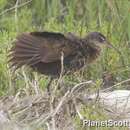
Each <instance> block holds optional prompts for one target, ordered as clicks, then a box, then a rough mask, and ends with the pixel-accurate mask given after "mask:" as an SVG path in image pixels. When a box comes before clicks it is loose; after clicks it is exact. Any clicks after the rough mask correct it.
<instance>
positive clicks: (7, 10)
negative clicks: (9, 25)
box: [0, 0, 32, 16]
mask: <svg viewBox="0 0 130 130" xmlns="http://www.w3.org/2000/svg"><path fill="white" fill-rule="evenodd" d="M30 2H32V0H29V1H27V2H25V3H22V4H20V5H19V6H17V8H21V7H23V6H25V5H27V4H29V3H30ZM15 8H16V6H14V7H11V8H9V9H6V10H4V11H3V12H1V13H0V16H1V15H4V14H5V13H7V12H9V11H12V10H15Z"/></svg>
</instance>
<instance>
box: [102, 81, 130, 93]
mask: <svg viewBox="0 0 130 130" xmlns="http://www.w3.org/2000/svg"><path fill="white" fill-rule="evenodd" d="M129 81H130V79H127V80H124V81H121V82H119V83H117V84H115V85H113V86H111V87H109V88H106V89H103V90H101V92H106V91H107V90H111V89H112V88H114V87H116V86H119V85H122V84H124V83H127V82H129Z"/></svg>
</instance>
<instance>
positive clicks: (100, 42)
mask: <svg viewBox="0 0 130 130" xmlns="http://www.w3.org/2000/svg"><path fill="white" fill-rule="evenodd" d="M85 40H87V42H88V44H91V45H95V46H99V47H102V46H105V45H107V46H108V47H112V45H111V44H110V42H109V41H108V40H107V38H106V37H105V36H104V35H103V34H101V33H99V32H91V33H89V34H88V35H87V36H86V37H85Z"/></svg>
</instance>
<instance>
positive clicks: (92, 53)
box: [87, 45, 101, 62]
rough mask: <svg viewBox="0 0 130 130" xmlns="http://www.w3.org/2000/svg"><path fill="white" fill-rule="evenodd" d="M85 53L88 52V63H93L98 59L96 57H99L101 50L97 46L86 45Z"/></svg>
mask: <svg viewBox="0 0 130 130" xmlns="http://www.w3.org/2000/svg"><path fill="white" fill-rule="evenodd" d="M87 51H88V61H89V62H93V61H95V60H96V59H97V58H98V56H99V55H100V52H101V48H100V47H98V46H91V45H88V47H87Z"/></svg>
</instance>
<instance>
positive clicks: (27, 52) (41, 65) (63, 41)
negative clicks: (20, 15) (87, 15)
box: [9, 32, 112, 77]
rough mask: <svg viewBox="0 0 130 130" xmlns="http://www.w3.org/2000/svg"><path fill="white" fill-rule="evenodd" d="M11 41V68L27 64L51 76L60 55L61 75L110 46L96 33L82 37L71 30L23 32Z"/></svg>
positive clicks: (58, 69)
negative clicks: (63, 32)
mask: <svg viewBox="0 0 130 130" xmlns="http://www.w3.org/2000/svg"><path fill="white" fill-rule="evenodd" d="M14 43H15V44H14V46H13V47H12V48H11V53H10V55H9V56H10V60H9V62H11V67H14V68H15V70H16V69H18V68H20V67H22V66H23V65H26V66H29V67H31V68H33V69H34V70H35V71H38V72H40V73H42V74H44V75H49V76H51V77H58V76H59V75H60V73H61V68H62V66H61V56H62V57H63V65H64V70H63V74H68V73H73V72H75V71H77V70H79V69H80V68H82V67H83V66H85V65H88V64H89V63H91V62H92V61H95V59H97V57H98V56H99V54H100V52H101V48H102V47H103V46H104V45H107V46H109V47H112V45H111V44H110V43H109V42H108V40H107V38H106V37H105V36H104V35H102V34H101V33H99V32H91V33H89V34H88V35H87V36H85V37H84V38H79V37H77V36H75V35H73V34H72V33H67V34H66V35H64V34H61V33H53V32H31V33H23V34H21V35H19V36H18V37H17V38H16V40H15V42H14Z"/></svg>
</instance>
